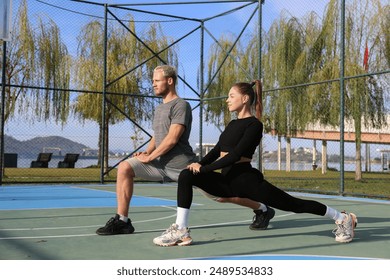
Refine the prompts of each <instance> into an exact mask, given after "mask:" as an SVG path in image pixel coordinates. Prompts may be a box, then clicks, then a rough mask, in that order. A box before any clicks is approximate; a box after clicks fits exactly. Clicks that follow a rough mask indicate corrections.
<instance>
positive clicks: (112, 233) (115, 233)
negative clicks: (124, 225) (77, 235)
mask: <svg viewBox="0 0 390 280" xmlns="http://www.w3.org/2000/svg"><path fill="white" fill-rule="evenodd" d="M133 232H134V229H133V230H128V231H123V232H98V231H96V234H97V235H119V234H132V233H133Z"/></svg>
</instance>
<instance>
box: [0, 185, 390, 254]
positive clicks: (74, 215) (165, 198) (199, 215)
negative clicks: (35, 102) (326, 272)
mask: <svg viewBox="0 0 390 280" xmlns="http://www.w3.org/2000/svg"><path fill="white" fill-rule="evenodd" d="M293 195H296V196H299V197H304V198H308V199H314V200H318V201H321V202H323V203H325V204H327V205H329V206H331V207H334V208H336V209H339V210H346V211H348V212H353V213H355V214H356V215H357V217H358V222H359V223H358V226H357V228H356V231H355V238H354V240H353V241H352V242H351V243H348V244H341V243H338V242H335V240H334V235H333V234H332V230H333V229H334V228H335V225H334V222H333V221H331V220H328V219H326V218H324V217H320V216H315V215H310V214H294V213H290V212H283V211H280V210H276V215H275V217H274V218H273V219H272V220H271V222H270V226H269V228H268V229H267V230H264V231H253V230H250V229H249V227H248V226H249V224H250V223H251V222H252V217H253V212H252V210H250V209H246V208H243V207H240V206H237V205H233V204H228V203H217V202H214V201H212V200H210V199H207V198H205V197H204V196H203V195H202V194H200V193H199V192H198V191H196V190H195V191H194V200H193V206H192V208H191V214H190V228H191V236H192V238H193V240H194V242H193V244H192V245H191V246H185V247H184V246H183V247H180V246H174V247H159V246H156V245H154V244H153V242H152V240H153V238H154V237H156V236H158V235H160V234H161V233H162V232H163V231H164V230H165V229H167V228H168V227H169V226H170V225H171V224H172V223H174V222H175V216H176V185H175V184H157V183H153V184H151V183H137V184H136V185H135V192H134V197H133V200H132V202H131V207H130V218H131V219H132V221H133V225H134V227H135V232H134V234H130V235H115V236H98V235H96V234H95V231H96V229H97V228H98V227H101V226H103V225H104V224H105V223H106V222H107V221H108V219H109V218H110V217H112V216H113V215H115V213H116V196H115V186H114V185H39V186H32V185H21V186H13V185H12V186H1V187H0V259H2V260H174V259H192V260H197V259H211V260H224V259H237V260H243V259H245V260H246V259H250V260H317V259H320V260H328V259H330V260H339V259H348V260H350V259H352V260H356V259H390V215H389V213H390V201H387V200H374V199H361V198H351V197H341V196H324V195H314V194H303V193H293Z"/></svg>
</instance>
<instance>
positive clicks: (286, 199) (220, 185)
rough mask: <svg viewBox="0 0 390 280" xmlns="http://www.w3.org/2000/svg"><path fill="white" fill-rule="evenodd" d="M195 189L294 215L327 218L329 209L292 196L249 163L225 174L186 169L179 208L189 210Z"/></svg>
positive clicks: (180, 190) (180, 184)
mask: <svg viewBox="0 0 390 280" xmlns="http://www.w3.org/2000/svg"><path fill="white" fill-rule="evenodd" d="M192 186H196V187H198V188H200V189H202V190H204V191H205V192H207V193H209V194H211V195H214V196H217V197H241V198H249V199H252V200H254V201H258V202H261V203H263V204H265V205H268V206H270V207H274V208H277V209H280V210H283V211H290V212H295V213H311V214H315V215H320V216H324V215H325V213H326V206H325V205H324V204H322V203H319V202H317V201H314V200H306V199H300V198H296V197H293V196H291V195H289V194H288V193H286V192H284V191H283V190H281V189H279V188H277V187H275V186H274V185H272V184H271V183H269V182H267V181H266V180H264V177H263V174H262V173H261V172H260V171H259V170H257V169H255V168H252V166H251V165H250V163H238V164H234V165H233V166H232V167H231V168H226V169H224V170H222V173H217V172H208V173H199V174H193V173H192V172H191V171H190V170H188V169H184V170H183V171H182V172H181V173H180V175H179V181H178V189H177V206H178V207H181V208H187V209H189V208H190V206H191V203H192V195H193V189H192Z"/></svg>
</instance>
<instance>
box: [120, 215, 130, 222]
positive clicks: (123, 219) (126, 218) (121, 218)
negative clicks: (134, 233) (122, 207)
mask: <svg viewBox="0 0 390 280" xmlns="http://www.w3.org/2000/svg"><path fill="white" fill-rule="evenodd" d="M119 220H121V221H124V222H125V223H127V221H128V220H129V218H128V217H125V216H123V215H119Z"/></svg>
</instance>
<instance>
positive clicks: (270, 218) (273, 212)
mask: <svg viewBox="0 0 390 280" xmlns="http://www.w3.org/2000/svg"><path fill="white" fill-rule="evenodd" d="M271 209H272V208H270V210H268V211H267V212H272V213H271V216H270V217H269V220H268V224H267V226H266V227H262V228H258V227H252V225H250V226H249V229H251V230H266V229H267V228H268V225H269V221H271V220H272V219H273V217H275V210H274V209H272V210H271Z"/></svg>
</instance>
